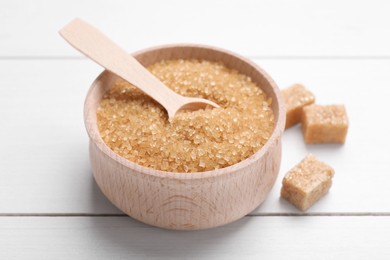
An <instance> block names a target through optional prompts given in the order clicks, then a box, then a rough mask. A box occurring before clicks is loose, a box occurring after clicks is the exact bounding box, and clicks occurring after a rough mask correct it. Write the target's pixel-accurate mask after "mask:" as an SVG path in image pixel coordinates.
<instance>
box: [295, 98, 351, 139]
mask: <svg viewBox="0 0 390 260" xmlns="http://www.w3.org/2000/svg"><path fill="white" fill-rule="evenodd" d="M302 130H303V135H304V139H305V142H306V143H309V144H314V143H344V142H345V139H346V136H347V132H348V117H347V113H346V110H345V107H344V106H342V105H328V106H320V105H310V106H307V107H304V108H303V113H302Z"/></svg>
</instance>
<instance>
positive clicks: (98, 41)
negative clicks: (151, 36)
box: [59, 18, 182, 113]
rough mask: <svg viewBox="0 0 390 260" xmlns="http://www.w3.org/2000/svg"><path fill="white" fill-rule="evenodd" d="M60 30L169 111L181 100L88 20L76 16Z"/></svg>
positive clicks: (79, 49) (71, 42) (82, 48)
mask: <svg viewBox="0 0 390 260" xmlns="http://www.w3.org/2000/svg"><path fill="white" fill-rule="evenodd" d="M59 33H60V35H61V36H62V37H63V38H64V39H65V40H66V41H67V42H68V43H69V44H70V45H72V46H73V47H74V48H76V49H77V50H78V51H80V52H81V53H83V54H84V55H86V56H87V57H89V58H90V59H92V60H94V61H95V62H96V63H98V64H100V65H101V66H103V67H104V68H105V69H107V70H109V71H111V72H113V73H114V74H116V75H118V76H120V77H121V78H123V79H125V80H126V81H128V82H130V83H131V84H133V85H134V86H136V87H137V88H139V89H141V90H142V91H143V92H144V93H146V94H147V95H149V96H150V97H152V98H153V99H154V100H156V101H157V102H159V103H160V104H161V105H162V106H163V107H164V108H165V109H166V110H167V111H168V113H169V112H170V110H171V109H175V108H176V107H177V104H178V103H182V101H181V98H182V97H181V96H180V95H178V94H177V93H176V92H174V91H173V90H171V89H170V88H168V87H167V86H165V85H164V84H163V83H162V82H161V81H160V80H158V79H157V78H156V77H155V76H154V75H153V74H151V73H150V72H149V71H148V70H147V69H146V68H145V67H144V66H142V65H141V64H140V63H139V62H138V61H137V60H136V59H135V58H134V57H133V56H131V55H129V54H128V53H126V52H125V51H124V50H123V49H122V48H120V47H119V46H118V45H117V44H116V43H114V42H113V41H112V40H110V39H109V38H108V37H107V36H105V35H104V34H103V33H102V32H100V31H99V30H98V29H96V28H95V27H93V26H91V25H90V24H88V23H86V22H84V21H82V20H81V19H78V18H76V19H74V20H73V21H71V22H70V23H69V24H68V25H66V26H65V27H64V28H62V29H61V30H60V31H59Z"/></svg>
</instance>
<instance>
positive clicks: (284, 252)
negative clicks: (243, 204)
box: [0, 217, 390, 260]
mask: <svg viewBox="0 0 390 260" xmlns="http://www.w3.org/2000/svg"><path fill="white" fill-rule="evenodd" d="M389 240H390V218H389V217H340V218H337V217H245V218H243V219H241V220H239V221H237V222H235V223H233V224H230V225H227V226H224V227H220V228H216V229H212V230H203V231H198V232H179V231H167V230H162V229H156V228H153V227H150V226H147V225H144V224H141V223H139V222H136V221H134V220H132V219H130V218H126V217H108V218H107V217H106V218H97V217H94V218H89V217H83V218H77V217H73V218H62V217H57V218H39V217H36V218H28V217H25V218H15V217H14V218H4V217H3V218H0V245H1V250H0V258H1V259H7V260H8V259H289V260H294V259H300V260H301V259H376V260H381V259H388V256H389V255H390V247H389V246H388V243H389Z"/></svg>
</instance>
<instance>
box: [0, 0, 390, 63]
mask: <svg viewBox="0 0 390 260" xmlns="http://www.w3.org/2000/svg"><path fill="white" fill-rule="evenodd" d="M389 12H390V2H389V1H386V0H372V1H369V2H368V1H353V0H346V1H337V0H332V1H325V2H321V3H318V2H314V1H310V0H299V1H288V0H279V1H272V3H271V2H266V3H265V2H263V1H251V0H234V1H207V0H199V1H196V2H193V3H188V2H186V1H178V0H166V1H153V0H144V1H120V0H113V1H110V2H109V3H108V2H106V1H93V0H87V1H75V0H74V1H69V0H68V1H65V0H62V1H49V0H37V1H23V0H15V1H1V2H0V24H1V25H2V26H1V29H0V39H1V41H0V56H52V55H57V56H58V55H59V56H68V55H79V54H78V53H77V52H76V51H74V50H73V49H72V48H69V46H68V45H67V44H65V42H64V41H63V40H62V39H60V37H59V36H58V34H57V31H58V30H59V29H60V28H62V27H63V26H64V25H65V24H66V23H67V22H69V21H70V20H71V19H73V18H74V17H77V16H78V17H82V18H85V19H86V20H87V21H89V22H91V23H92V24H94V25H96V26H97V27H98V28H101V29H102V30H103V31H104V32H106V33H107V34H108V35H109V36H111V37H112V38H113V39H115V40H116V41H117V42H119V43H121V45H122V46H123V47H125V48H126V49H127V50H129V51H135V50H139V49H142V48H145V47H147V46H152V45H156V44H164V43H177V42H192V43H204V44H210V45H215V46H219V47H223V48H227V49H230V50H233V51H237V52H239V53H242V54H244V55H247V56H252V57H253V56H259V55H260V56H313V55H314V56H383V55H386V56H390V49H389V48H388V46H389V45H390V37H389V33H388V32H389V29H390V16H389V15H388V13H389ZM126 30H128V31H131V33H129V34H127V33H126ZM133 35H138V37H131V36H133Z"/></svg>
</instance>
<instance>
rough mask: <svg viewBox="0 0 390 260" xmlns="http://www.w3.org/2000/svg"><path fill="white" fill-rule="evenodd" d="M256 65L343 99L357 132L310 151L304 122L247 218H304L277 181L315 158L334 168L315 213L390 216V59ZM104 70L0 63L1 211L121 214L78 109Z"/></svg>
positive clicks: (71, 63) (57, 63) (73, 64)
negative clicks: (102, 182)
mask: <svg viewBox="0 0 390 260" xmlns="http://www.w3.org/2000/svg"><path fill="white" fill-rule="evenodd" d="M255 61H256V62H257V63H258V64H259V65H260V66H261V67H263V68H264V69H265V70H266V71H268V72H269V73H270V75H272V76H273V78H274V79H275V80H276V82H277V83H278V85H280V86H289V85H290V84H291V83H292V82H296V81H300V82H302V83H304V84H305V85H306V86H307V87H308V88H309V89H310V90H312V91H313V92H314V93H315V94H316V96H317V100H318V103H320V104H331V103H344V104H345V105H346V108H347V112H348V116H349V118H350V123H351V126H350V127H351V128H350V132H349V133H348V139H347V142H346V144H345V145H343V146H339V145H325V146H319V145H305V144H304V141H303V139H302V133H301V130H300V128H299V126H296V127H293V128H291V129H288V131H286V132H285V133H284V136H283V147H284V148H283V157H282V163H281V171H280V175H279V176H278V179H277V180H276V183H275V185H274V187H273V189H272V190H271V192H270V194H269V196H268V197H267V199H266V200H265V201H264V202H263V204H262V205H261V207H259V208H257V209H256V210H255V211H254V212H252V213H251V214H255V215H261V214H290V213H300V212H299V211H297V210H296V209H295V208H294V207H293V206H291V205H290V204H288V203H287V202H285V201H284V200H280V199H279V197H280V188H281V181H282V177H283V175H284V173H286V172H287V171H288V170H289V169H290V168H291V167H293V166H294V165H295V164H296V163H297V162H299V161H300V160H301V159H302V158H303V157H304V156H305V155H306V154H307V153H309V152H311V153H314V154H315V155H316V156H317V157H318V158H319V159H321V160H323V161H324V162H327V163H329V164H330V165H332V166H333V167H334V169H335V171H336V175H335V179H334V183H333V186H332V188H331V190H330V192H329V194H327V195H326V196H325V197H324V198H322V199H321V200H320V201H319V202H317V203H316V204H315V205H314V206H313V207H312V208H311V209H309V211H308V213H309V214H317V213H318V214H334V213H343V214H349V213H352V214H354V213H369V214H370V213H376V212H390V189H388V183H389V177H390V175H389V174H388V173H389V172H390V163H389V161H388V151H387V148H388V147H390V136H389V135H388V133H389V132H390V121H388V120H382V119H383V118H386V117H387V111H390V103H389V102H388V97H389V88H388V86H390V74H389V73H388V72H389V69H388V68H389V67H390V60H369V59H365V60H342V59H339V60H329V59H326V60H323V59H318V60H316V59H311V60H307V59H301V60H299V59H298V60H291V59H284V60H283V59H278V60H269V59H263V60H255ZM99 72H100V69H99V68H97V66H96V65H95V64H92V63H91V62H90V61H88V60H86V59H85V60H27V61H26V60H2V61H0V115H1V118H2V120H0V136H1V137H0V140H1V142H2V144H1V146H0V213H50V214H56V213H59V214H67V213H71V214H107V213H109V214H111V213H115V214H116V213H120V211H119V210H117V209H116V208H115V207H114V206H113V205H112V204H111V203H109V202H108V201H107V200H106V199H105V197H104V196H103V195H102V194H101V192H100V190H99V188H98V187H97V186H96V184H95V181H94V180H93V177H92V174H91V169H90V166H89V160H88V137H87V134H86V133H85V128H84V126H83V118H82V110H83V102H84V98H85V95H86V92H87V89H88V86H90V84H91V82H92V80H93V78H94V77H95V76H96V75H98V74H99ZM20 74H23V75H24V76H23V77H21V76H20ZM356 75H359V76H358V77H357V76H356ZM335 93H336V94H335ZM363 97H364V98H363ZM363 101H364V102H363ZM374 101H375V102H374ZM363 104H365V105H363ZM377 104H381V105H380V106H378V105H377ZM22 119H23V120H22ZM26 129H28V131H26ZM362 148H364V151H366V152H365V153H363V152H362ZM37 151H39V152H37ZM21 160H22V161H21ZM362 189H364V191H365V192H364V193H362Z"/></svg>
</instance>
